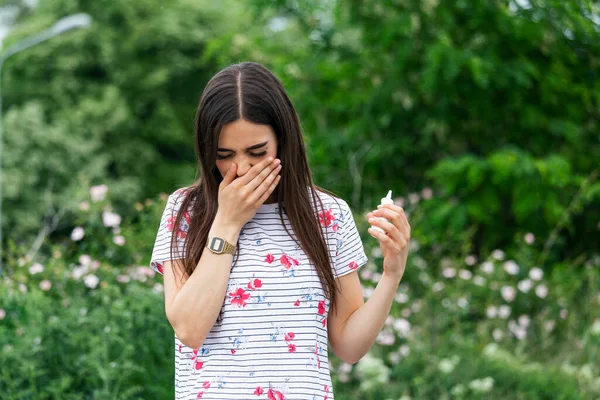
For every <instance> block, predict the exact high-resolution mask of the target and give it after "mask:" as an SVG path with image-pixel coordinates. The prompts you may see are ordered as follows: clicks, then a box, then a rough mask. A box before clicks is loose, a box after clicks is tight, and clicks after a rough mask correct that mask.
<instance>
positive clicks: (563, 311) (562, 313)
mask: <svg viewBox="0 0 600 400" xmlns="http://www.w3.org/2000/svg"><path fill="white" fill-rule="evenodd" d="M567 315H569V312H568V311H567V310H565V309H564V308H563V309H562V310H560V319H565V318H567Z"/></svg>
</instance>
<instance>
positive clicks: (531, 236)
mask: <svg viewBox="0 0 600 400" xmlns="http://www.w3.org/2000/svg"><path fill="white" fill-rule="evenodd" d="M533 242H535V235H534V234H533V233H531V232H529V233H528V234H526V235H525V243H527V244H533Z"/></svg>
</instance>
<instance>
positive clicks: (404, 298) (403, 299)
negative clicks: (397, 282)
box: [395, 292, 408, 304]
mask: <svg viewBox="0 0 600 400" xmlns="http://www.w3.org/2000/svg"><path fill="white" fill-rule="evenodd" d="M395 299H396V301H397V302H398V303H401V304H404V303H406V302H407V301H408V295H407V294H406V293H402V292H400V293H398V294H397V295H396V297H395Z"/></svg>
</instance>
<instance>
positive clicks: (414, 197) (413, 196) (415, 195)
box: [408, 193, 420, 204]
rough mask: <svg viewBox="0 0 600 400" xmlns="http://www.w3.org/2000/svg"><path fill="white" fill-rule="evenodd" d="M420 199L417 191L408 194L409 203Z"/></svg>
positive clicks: (414, 202)
mask: <svg viewBox="0 0 600 400" xmlns="http://www.w3.org/2000/svg"><path fill="white" fill-rule="evenodd" d="M419 200H420V196H419V194H418V193H411V194H409V195H408V201H409V202H410V204H417V203H418V202H419Z"/></svg>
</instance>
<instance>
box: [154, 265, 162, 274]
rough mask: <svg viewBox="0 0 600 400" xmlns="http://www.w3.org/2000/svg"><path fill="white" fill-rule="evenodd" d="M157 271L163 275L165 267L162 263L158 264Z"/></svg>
mask: <svg viewBox="0 0 600 400" xmlns="http://www.w3.org/2000/svg"><path fill="white" fill-rule="evenodd" d="M156 269H157V270H158V272H159V273H160V274H161V275H163V266H162V264H160V263H156Z"/></svg>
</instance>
